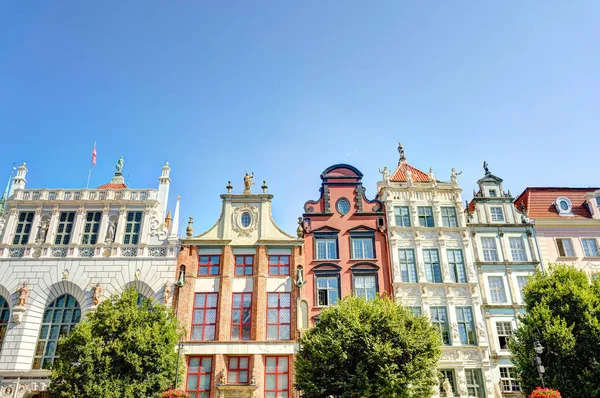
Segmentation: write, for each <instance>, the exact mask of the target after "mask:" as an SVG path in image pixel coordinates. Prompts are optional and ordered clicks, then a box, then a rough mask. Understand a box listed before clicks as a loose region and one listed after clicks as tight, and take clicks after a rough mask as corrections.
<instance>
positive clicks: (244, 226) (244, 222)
mask: <svg viewBox="0 0 600 398" xmlns="http://www.w3.org/2000/svg"><path fill="white" fill-rule="evenodd" d="M232 217H233V219H232V220H231V221H232V225H233V230H234V231H235V232H237V233H238V236H246V237H249V236H250V235H251V234H252V232H254V231H255V230H256V229H258V208H257V207H256V206H250V205H248V204H247V203H245V204H244V205H242V206H239V207H236V208H235V210H234V211H233V215H232Z"/></svg>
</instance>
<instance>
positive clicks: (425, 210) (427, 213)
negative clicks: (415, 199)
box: [417, 206, 434, 227]
mask: <svg viewBox="0 0 600 398" xmlns="http://www.w3.org/2000/svg"><path fill="white" fill-rule="evenodd" d="M417 215H418V216H419V226H421V227H433V226H434V222H433V208H432V207H429V206H420V207H417Z"/></svg>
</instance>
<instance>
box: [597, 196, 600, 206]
mask: <svg viewBox="0 0 600 398" xmlns="http://www.w3.org/2000/svg"><path fill="white" fill-rule="evenodd" d="M596 204H597V205H598V206H600V196H597V197H596Z"/></svg>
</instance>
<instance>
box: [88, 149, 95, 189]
mask: <svg viewBox="0 0 600 398" xmlns="http://www.w3.org/2000/svg"><path fill="white" fill-rule="evenodd" d="M94 156H96V141H94V152H92V161H91V162H90V171H89V172H88V180H87V184H86V186H85V189H88V188H89V187H90V177H91V176H92V167H94Z"/></svg>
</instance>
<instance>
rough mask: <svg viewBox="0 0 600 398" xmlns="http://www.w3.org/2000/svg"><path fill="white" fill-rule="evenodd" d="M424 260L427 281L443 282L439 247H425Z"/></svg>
mask: <svg viewBox="0 0 600 398" xmlns="http://www.w3.org/2000/svg"><path fill="white" fill-rule="evenodd" d="M423 262H424V263H425V276H426V277H427V282H432V283H442V269H441V267H440V256H439V253H438V251H437V249H424V250H423Z"/></svg>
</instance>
